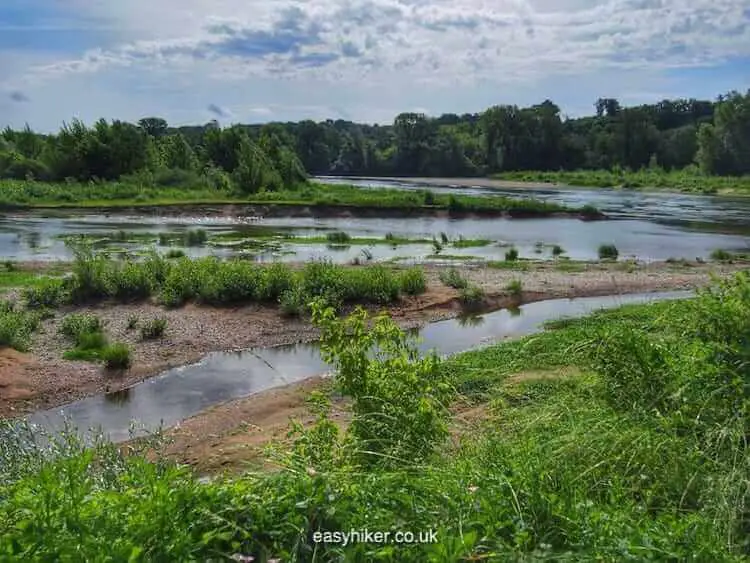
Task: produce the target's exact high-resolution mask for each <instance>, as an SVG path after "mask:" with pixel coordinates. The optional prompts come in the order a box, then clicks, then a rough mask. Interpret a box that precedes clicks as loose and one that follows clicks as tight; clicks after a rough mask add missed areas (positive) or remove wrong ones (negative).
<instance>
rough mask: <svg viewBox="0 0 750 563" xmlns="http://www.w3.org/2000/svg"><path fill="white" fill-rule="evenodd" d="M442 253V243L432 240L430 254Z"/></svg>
mask: <svg viewBox="0 0 750 563" xmlns="http://www.w3.org/2000/svg"><path fill="white" fill-rule="evenodd" d="M442 251H443V243H441V242H440V241H439V240H437V239H433V240H432V252H433V254H440V253H441V252H442Z"/></svg>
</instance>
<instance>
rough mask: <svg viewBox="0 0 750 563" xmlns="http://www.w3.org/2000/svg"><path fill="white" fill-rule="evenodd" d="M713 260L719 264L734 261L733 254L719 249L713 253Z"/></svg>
mask: <svg viewBox="0 0 750 563" xmlns="http://www.w3.org/2000/svg"><path fill="white" fill-rule="evenodd" d="M711 260H716V261H717V262H729V261H731V260H732V253H731V252H727V251H726V250H722V249H720V248H718V249H716V250H714V251H713V252H712V253H711Z"/></svg>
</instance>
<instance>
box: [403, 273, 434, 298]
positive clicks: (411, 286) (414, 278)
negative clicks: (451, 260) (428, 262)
mask: <svg viewBox="0 0 750 563" xmlns="http://www.w3.org/2000/svg"><path fill="white" fill-rule="evenodd" d="M399 285H400V286H401V291H403V292H404V293H405V294H406V295H421V294H422V293H424V292H425V291H427V280H425V277H424V271H423V270H422V268H409V269H408V270H405V271H403V272H401V274H400V275H399Z"/></svg>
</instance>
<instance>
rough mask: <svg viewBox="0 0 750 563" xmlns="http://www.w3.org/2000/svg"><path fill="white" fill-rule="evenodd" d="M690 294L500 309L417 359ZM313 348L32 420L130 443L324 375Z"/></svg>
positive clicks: (178, 372)
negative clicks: (140, 432) (132, 434)
mask: <svg viewBox="0 0 750 563" xmlns="http://www.w3.org/2000/svg"><path fill="white" fill-rule="evenodd" d="M690 295H691V293H690V292H666V293H650V294H635V295H624V296H610V297H590V298H582V299H557V300H550V301H541V302H538V303H531V304H528V305H524V306H522V307H520V308H519V309H516V310H514V311H513V310H500V311H495V312H493V313H488V314H485V315H481V316H478V317H473V318H471V319H470V320H466V319H463V320H462V319H451V320H446V321H440V322H436V323H432V324H429V325H427V326H426V327H425V328H424V329H423V330H422V331H421V332H420V337H421V339H422V341H421V342H420V344H419V348H420V350H422V351H423V352H425V351H428V350H435V351H436V352H438V353H439V354H441V355H451V354H455V353H457V352H461V351H464V350H468V349H470V348H474V347H477V346H481V345H484V344H488V343H491V342H495V341H498V340H502V339H505V338H511V337H519V336H524V335H528V334H531V333H534V332H536V331H538V330H540V328H541V325H542V323H544V322H545V321H548V320H552V319H558V318H561V317H565V316H582V315H584V314H587V313H590V312H592V311H594V310H597V309H600V308H606V307H610V308H611V307H616V306H619V305H623V304H627V303H643V302H648V301H654V300H664V299H680V298H685V297H689V296H690ZM329 369H330V367H329V366H328V365H326V364H325V362H323V360H322V359H321V358H320V355H319V353H318V348H317V346H316V344H315V343H312V344H297V345H293V346H280V347H274V348H257V349H251V350H246V351H241V352H221V353H211V354H208V355H207V356H206V357H205V358H204V359H203V360H202V361H201V362H199V363H197V364H193V365H188V366H184V367H180V368H176V369H171V370H169V371H167V372H165V373H163V374H162V375H160V376H158V377H155V378H152V379H149V380H147V381H145V382H143V383H141V384H139V385H136V386H135V387H133V388H131V389H128V390H125V391H120V392H117V393H112V394H108V395H99V396H95V397H91V398H87V399H83V400H81V401H77V402H75V403H72V404H70V405H67V406H65V407H63V408H61V409H52V410H49V411H44V412H39V413H37V414H35V415H32V416H31V417H30V421H31V422H33V423H35V424H38V425H40V426H42V427H43V428H45V429H46V430H48V431H51V432H55V431H59V430H61V429H62V428H63V427H64V424H65V420H68V421H69V422H70V423H71V424H72V425H73V426H74V427H76V428H79V429H88V428H101V430H102V431H103V432H104V433H105V434H106V435H109V437H110V438H111V439H112V440H115V441H122V440H125V439H127V438H129V429H130V427H131V423H132V422H133V421H136V422H137V423H138V425H139V427H141V428H143V429H148V430H155V429H157V428H158V427H159V426H161V425H163V426H165V427H169V426H173V425H175V424H177V423H179V422H180V421H181V420H184V419H185V418H188V417H190V416H193V415H195V414H197V413H199V412H200V411H202V410H204V409H206V408H208V407H211V406H213V405H216V404H219V403H222V402H224V401H228V400H231V399H237V398H240V397H245V396H248V395H251V394H253V393H258V392H260V391H264V390H267V389H271V388H273V387H278V386H282V385H286V384H288V383H293V382H296V381H301V380H303V379H307V378H310V377H313V376H315V375H320V374H323V373H325V372H327V371H329Z"/></svg>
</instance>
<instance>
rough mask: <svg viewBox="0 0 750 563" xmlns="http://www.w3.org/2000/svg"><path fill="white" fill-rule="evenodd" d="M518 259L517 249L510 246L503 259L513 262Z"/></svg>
mask: <svg viewBox="0 0 750 563" xmlns="http://www.w3.org/2000/svg"><path fill="white" fill-rule="evenodd" d="M516 260H518V250H517V249H515V248H511V249H510V250H508V251H507V252H506V253H505V261H506V262H515V261H516Z"/></svg>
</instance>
